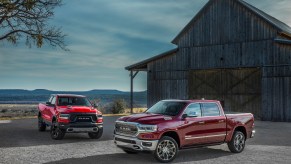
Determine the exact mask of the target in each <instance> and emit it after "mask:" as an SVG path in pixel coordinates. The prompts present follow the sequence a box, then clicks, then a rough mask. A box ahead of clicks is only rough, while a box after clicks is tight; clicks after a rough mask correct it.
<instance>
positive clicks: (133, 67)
mask: <svg viewBox="0 0 291 164" xmlns="http://www.w3.org/2000/svg"><path fill="white" fill-rule="evenodd" d="M177 51H178V48H175V49H172V50H170V51H167V52H164V53H162V54H159V55H157V56H154V57H151V58H149V59H146V60H143V61H141V62H139V63H136V64H133V65H130V66H128V67H125V69H126V70H146V69H147V64H148V63H150V62H152V61H154V60H157V59H161V58H163V57H166V56H168V55H172V54H175V53H176V52H177Z"/></svg>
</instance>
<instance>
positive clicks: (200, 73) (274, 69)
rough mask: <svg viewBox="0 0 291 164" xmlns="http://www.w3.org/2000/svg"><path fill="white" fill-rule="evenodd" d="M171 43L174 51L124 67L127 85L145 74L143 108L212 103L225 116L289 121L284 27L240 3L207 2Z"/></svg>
mask: <svg viewBox="0 0 291 164" xmlns="http://www.w3.org/2000/svg"><path fill="white" fill-rule="evenodd" d="M172 43H173V44H176V45H177V48H176V49H173V50H170V51H168V52H165V53H163V54H160V55H157V56H154V57H152V58H150V59H147V60H144V61H141V62H139V63H136V64H133V65H131V66H128V67H126V69H127V70H129V71H131V86H132V85H133V79H134V77H135V75H136V74H137V73H138V72H139V71H146V72H147V85H148V86H147V87H148V107H150V106H152V105H153V104H154V103H156V102H157V101H159V100H162V99H201V98H205V99H217V100H221V101H222V103H223V105H224V108H225V110H226V111H235V112H251V113H253V114H254V115H255V117H256V118H258V119H262V120H268V121H288V122H290V121H291V28H290V27H289V26H287V25H286V24H284V23H283V22H281V21H279V20H277V19H275V18H274V17H272V16H270V15H268V14H266V13H265V12H263V11H261V10H259V9H257V8H256V7H254V6H252V5H250V4H248V3H246V2H244V1H243V0H209V2H208V3H207V4H206V5H205V6H204V7H203V8H202V9H201V10H200V11H199V12H198V14H197V15H196V16H195V17H194V18H193V19H192V20H191V21H190V23H189V24H188V25H187V26H186V27H185V28H184V29H183V30H182V31H181V32H180V33H179V34H178V36H177V37H176V38H175V39H174V40H173V41H172ZM131 90H132V87H131Z"/></svg>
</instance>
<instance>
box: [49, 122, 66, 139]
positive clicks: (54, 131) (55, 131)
mask: <svg viewBox="0 0 291 164" xmlns="http://www.w3.org/2000/svg"><path fill="white" fill-rule="evenodd" d="M65 134H66V133H65V131H64V130H62V129H60V128H59V126H58V125H57V123H56V122H53V123H52V126H51V137H52V139H54V140H62V139H63V138H64V136H65Z"/></svg>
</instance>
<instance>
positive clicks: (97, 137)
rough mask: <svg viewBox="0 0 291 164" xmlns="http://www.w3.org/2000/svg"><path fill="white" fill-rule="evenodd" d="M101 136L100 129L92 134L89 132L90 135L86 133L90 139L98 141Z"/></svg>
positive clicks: (101, 131) (101, 130)
mask: <svg viewBox="0 0 291 164" xmlns="http://www.w3.org/2000/svg"><path fill="white" fill-rule="evenodd" d="M102 134H103V129H102V128H101V129H99V130H98V132H92V133H91V132H90V133H88V135H89V137H90V138H91V139H99V138H100V137H101V136H102Z"/></svg>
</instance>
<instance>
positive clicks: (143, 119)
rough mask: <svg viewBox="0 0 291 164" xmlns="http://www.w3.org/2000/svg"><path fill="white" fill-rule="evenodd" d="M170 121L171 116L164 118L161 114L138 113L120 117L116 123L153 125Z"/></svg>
mask: <svg viewBox="0 0 291 164" xmlns="http://www.w3.org/2000/svg"><path fill="white" fill-rule="evenodd" d="M172 119H173V118H172V117H171V116H164V115H161V114H152V113H140V114H134V115H130V116H124V117H120V118H119V119H118V121H124V122H135V123H140V124H151V125H155V124H158V123H161V122H165V120H172Z"/></svg>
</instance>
